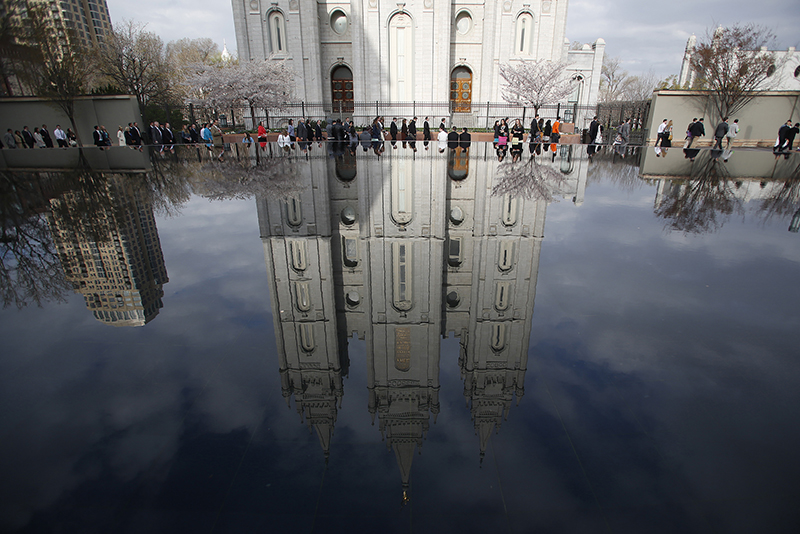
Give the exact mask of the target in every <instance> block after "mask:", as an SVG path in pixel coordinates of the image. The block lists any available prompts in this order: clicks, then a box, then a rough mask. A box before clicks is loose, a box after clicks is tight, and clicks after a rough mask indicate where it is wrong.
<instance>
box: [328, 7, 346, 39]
mask: <svg viewBox="0 0 800 534" xmlns="http://www.w3.org/2000/svg"><path fill="white" fill-rule="evenodd" d="M331 28H332V29H333V31H334V32H336V33H338V34H339V35H342V34H343V33H344V32H346V31H347V15H345V14H344V11H342V10H340V9H337V10H336V11H334V12H333V13H331Z"/></svg>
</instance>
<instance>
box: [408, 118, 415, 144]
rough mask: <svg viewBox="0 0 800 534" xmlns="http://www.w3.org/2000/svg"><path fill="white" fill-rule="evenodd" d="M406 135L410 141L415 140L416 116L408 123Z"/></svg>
mask: <svg viewBox="0 0 800 534" xmlns="http://www.w3.org/2000/svg"><path fill="white" fill-rule="evenodd" d="M408 137H409V138H410V140H411V141H416V140H417V118H416V117H414V118H413V119H411V120H410V121H409V123H408Z"/></svg>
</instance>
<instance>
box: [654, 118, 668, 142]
mask: <svg viewBox="0 0 800 534" xmlns="http://www.w3.org/2000/svg"><path fill="white" fill-rule="evenodd" d="M666 128H667V119H664V120H663V121H661V124H659V125H658V135H657V137H656V144H655V146H662V143H663V142H664V130H665V129H666Z"/></svg>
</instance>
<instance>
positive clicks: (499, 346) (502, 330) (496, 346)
mask: <svg viewBox="0 0 800 534" xmlns="http://www.w3.org/2000/svg"><path fill="white" fill-rule="evenodd" d="M491 344H492V350H493V351H495V352H499V351H501V350H503V349H504V348H505V346H506V325H504V324H493V325H492V340H491Z"/></svg>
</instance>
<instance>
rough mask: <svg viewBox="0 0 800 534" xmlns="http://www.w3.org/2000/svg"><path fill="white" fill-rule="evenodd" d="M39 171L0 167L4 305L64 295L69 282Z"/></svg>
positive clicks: (38, 302) (39, 301)
mask: <svg viewBox="0 0 800 534" xmlns="http://www.w3.org/2000/svg"><path fill="white" fill-rule="evenodd" d="M46 185H47V184H43V183H42V180H40V177H39V176H38V175H37V174H33V173H30V174H27V175H26V176H19V175H15V174H12V173H8V172H0V216H2V233H0V291H2V294H3V307H4V308H5V307H8V306H12V305H14V306H17V307H18V308H22V307H24V306H27V305H28V304H30V303H34V304H36V305H37V306H41V305H42V303H43V302H47V301H51V300H56V301H64V300H66V298H65V295H66V293H67V291H68V290H69V289H71V287H70V284H69V283H68V282H67V280H66V278H65V276H64V271H63V269H62V268H61V262H60V260H59V257H58V253H57V251H56V246H55V244H54V242H53V239H52V236H51V235H50V231H49V228H48V224H47V220H46V217H45V209H46V202H47V201H46V197H45V193H44V191H45V190H46V189H48V188H47V186H46Z"/></svg>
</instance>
